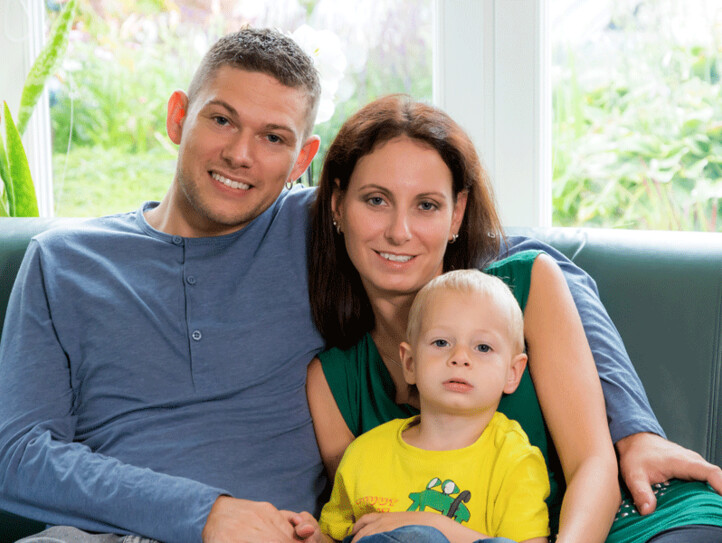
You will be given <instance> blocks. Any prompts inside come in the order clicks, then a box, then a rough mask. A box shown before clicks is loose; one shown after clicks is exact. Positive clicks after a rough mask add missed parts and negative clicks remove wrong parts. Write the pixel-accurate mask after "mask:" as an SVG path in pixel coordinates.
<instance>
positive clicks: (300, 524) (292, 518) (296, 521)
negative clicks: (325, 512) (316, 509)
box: [281, 510, 321, 540]
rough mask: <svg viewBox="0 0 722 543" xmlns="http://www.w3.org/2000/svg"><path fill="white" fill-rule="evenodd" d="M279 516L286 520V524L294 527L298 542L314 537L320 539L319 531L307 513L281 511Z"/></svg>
mask: <svg viewBox="0 0 722 543" xmlns="http://www.w3.org/2000/svg"><path fill="white" fill-rule="evenodd" d="M281 514H282V515H283V516H285V517H286V518H287V519H288V522H290V523H291V525H292V526H293V527H294V530H295V532H296V538H297V539H300V540H306V539H309V538H312V537H313V536H314V535H318V536H319V537H320V533H321V531H320V529H319V527H318V522H317V521H316V519H315V518H314V517H313V515H311V513H308V512H307V511H303V512H302V513H295V512H293V511H283V510H282V511H281Z"/></svg>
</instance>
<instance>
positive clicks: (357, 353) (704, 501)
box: [319, 251, 722, 543]
mask: <svg viewBox="0 0 722 543" xmlns="http://www.w3.org/2000/svg"><path fill="white" fill-rule="evenodd" d="M539 253H540V252H539V251H524V252H520V253H517V254H515V255H513V256H511V257H509V258H506V259H504V260H499V261H497V262H495V263H493V264H492V265H490V266H489V267H488V268H486V269H485V270H484V271H485V272H486V273H488V274H490V275H495V276H497V277H499V278H500V279H502V280H503V281H504V282H505V283H506V284H507V285H509V287H510V288H511V290H512V292H513V293H514V296H515V297H516V299H517V301H518V302H519V306H520V307H521V308H522V311H523V310H524V309H525V307H526V302H527V298H528V295H529V286H530V284H531V269H532V266H533V264H534V260H535V259H536V257H537V256H538V255H539ZM319 358H320V359H321V366H322V368H323V372H324V375H325V377H326V381H327V382H328V385H329V387H330V389H331V392H332V394H333V397H334V399H335V400H336V404H337V405H338V408H339V411H340V412H341V415H342V416H343V418H344V420H345V421H346V424H347V426H348V427H349V430H351V433H353V435H354V436H358V435H360V434H362V433H363V432H366V431H367V430H370V429H371V428H375V427H376V426H378V425H379V424H382V423H384V422H387V421H389V420H393V419H397V418H408V417H410V416H412V415H416V414H418V410H417V409H416V408H414V407H412V406H411V405H408V404H402V405H399V404H396V402H395V401H394V398H395V397H396V390H395V387H394V384H393V380H392V379H391V375H390V374H389V372H388V370H387V369H386V366H385V365H384V363H383V361H382V360H381V356H380V355H379V352H378V350H377V349H376V345H375V344H374V342H373V340H372V339H371V336H370V334H366V335H365V336H364V337H363V338H362V339H361V341H359V342H358V343H357V344H356V345H354V346H353V347H351V348H350V349H347V350H341V349H336V348H333V349H329V350H328V351H326V352H324V353H321V354H320V355H319ZM498 410H499V411H501V412H502V413H504V414H505V415H506V416H507V417H509V418H510V419H515V420H516V421H518V422H519V424H521V426H522V428H523V429H524V431H525V432H526V433H527V435H528V436H529V441H530V442H531V444H532V445H535V446H536V447H539V449H540V450H541V452H542V454H543V455H544V459H545V460H546V463H547V469H548V471H549V482H550V488H551V492H550V494H549V498H548V499H547V505H548V506H549V519H550V523H551V526H550V529H551V533H553V534H554V533H556V531H557V528H558V524H559V511H560V509H561V501H562V497H563V496H564V489H565V483H564V474H563V473H562V469H561V464H560V462H559V457H558V455H557V452H556V449H555V448H554V444H553V442H552V440H551V436H550V435H549V431H548V429H547V427H546V424H545V423H544V418H543V416H542V412H541V407H540V406H539V400H538V399H537V395H536V391H535V389H534V384H533V383H532V380H531V377H530V375H529V371H528V368H527V369H525V370H524V374H523V376H522V379H521V382H520V383H519V387H518V388H517V389H516V391H515V392H514V393H513V394H509V395H504V396H503V397H502V399H501V402H500V404H499V409H498ZM655 493H656V494H657V509H656V511H655V512H654V513H652V514H651V515H647V516H645V517H642V516H641V515H639V513H638V512H637V510H636V509H635V507H634V505H633V502H632V500H631V497H630V496H629V493H628V492H626V491H625V490H623V498H624V500H623V502H622V505H621V507H620V508H619V512H618V513H617V517H616V519H615V521H614V524H613V526H612V530H611V532H610V535H609V537H608V538H607V543H639V542H643V541H646V540H647V539H649V538H650V537H652V536H653V535H655V534H658V533H660V532H662V531H663V530H667V529H670V528H674V527H678V526H686V525H690V524H711V525H715V526H722V497H720V496H719V495H717V494H716V493H715V492H713V491H712V490H711V489H710V487H708V486H707V485H706V484H704V483H688V482H682V481H671V482H669V483H666V484H664V485H656V486H655Z"/></svg>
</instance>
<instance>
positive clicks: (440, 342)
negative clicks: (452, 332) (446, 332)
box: [433, 339, 449, 347]
mask: <svg viewBox="0 0 722 543" xmlns="http://www.w3.org/2000/svg"><path fill="white" fill-rule="evenodd" d="M448 344H449V342H448V341H446V340H445V339H435V340H434V342H433V345H434V346H435V347H446V346H447V345H448Z"/></svg>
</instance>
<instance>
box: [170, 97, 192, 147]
mask: <svg viewBox="0 0 722 543" xmlns="http://www.w3.org/2000/svg"><path fill="white" fill-rule="evenodd" d="M187 111H188V96H186V93H185V92H183V91H180V90H177V91H175V92H174V93H173V94H171V95H170V98H169V99H168V113H167V114H166V118H165V128H166V131H167V132H168V137H169V138H170V140H171V141H172V142H173V143H175V144H176V145H180V142H181V135H182V134H183V122H184V121H185V118H186V113H187Z"/></svg>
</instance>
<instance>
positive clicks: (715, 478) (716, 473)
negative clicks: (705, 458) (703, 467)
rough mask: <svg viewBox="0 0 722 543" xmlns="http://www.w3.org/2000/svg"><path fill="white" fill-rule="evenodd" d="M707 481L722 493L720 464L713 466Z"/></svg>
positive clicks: (716, 490) (718, 492)
mask: <svg viewBox="0 0 722 543" xmlns="http://www.w3.org/2000/svg"><path fill="white" fill-rule="evenodd" d="M707 482H708V483H709V486H711V487H712V488H714V489H715V492H717V494H722V469H720V467H719V466H712V473H711V474H710V476H709V477H708V478H707Z"/></svg>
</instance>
